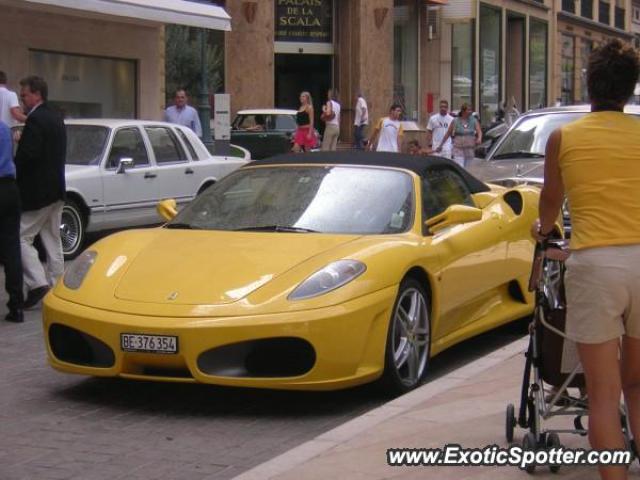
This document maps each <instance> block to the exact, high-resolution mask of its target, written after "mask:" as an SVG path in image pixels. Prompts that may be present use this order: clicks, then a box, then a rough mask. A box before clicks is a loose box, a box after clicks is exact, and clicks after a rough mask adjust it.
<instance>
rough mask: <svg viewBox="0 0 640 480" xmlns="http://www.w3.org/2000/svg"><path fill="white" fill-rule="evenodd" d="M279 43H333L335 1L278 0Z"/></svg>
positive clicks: (277, 31) (277, 35) (276, 35)
mask: <svg viewBox="0 0 640 480" xmlns="http://www.w3.org/2000/svg"><path fill="white" fill-rule="evenodd" d="M275 23H276V32H275V39H276V41H277V42H312V43H332V42H333V38H332V35H333V0H276V18H275Z"/></svg>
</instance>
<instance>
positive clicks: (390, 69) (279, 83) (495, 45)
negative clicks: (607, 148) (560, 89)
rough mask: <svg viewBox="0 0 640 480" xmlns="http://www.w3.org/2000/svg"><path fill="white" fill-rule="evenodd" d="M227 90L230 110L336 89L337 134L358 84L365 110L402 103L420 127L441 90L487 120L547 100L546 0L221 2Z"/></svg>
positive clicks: (318, 98)
mask: <svg viewBox="0 0 640 480" xmlns="http://www.w3.org/2000/svg"><path fill="white" fill-rule="evenodd" d="M225 6H226V8H227V11H228V12H229V14H230V15H231V17H232V31H231V32H229V33H228V34H227V40H226V82H225V85H226V86H227V91H228V92H229V93H231V94H232V110H234V111H237V110H240V109H242V108H248V107H274V106H276V107H283V108H297V106H298V96H299V93H300V92H301V91H305V90H308V91H310V92H311V94H312V96H313V97H314V104H315V107H316V110H319V108H320V105H321V104H322V101H324V100H325V95H326V90H327V89H328V88H330V87H336V88H338V90H339V92H340V100H341V103H342V104H343V112H344V115H343V121H342V124H343V126H342V130H343V132H342V133H343V138H346V137H347V136H348V134H349V131H350V124H351V120H352V118H353V106H354V103H355V100H356V94H357V92H358V91H362V93H363V94H364V96H365V98H366V99H367V101H368V102H369V105H370V110H371V117H372V118H377V117H379V116H382V115H384V114H386V112H387V110H388V107H389V106H390V105H391V104H392V103H399V104H400V105H401V106H402V107H403V110H404V113H405V118H406V119H408V120H415V121H416V122H418V123H420V124H422V125H424V124H425V123H426V121H427V119H428V117H429V115H430V114H432V113H433V112H434V111H436V110H437V108H438V102H439V100H440V99H447V100H449V101H450V102H451V104H452V109H458V108H459V106H460V104H462V103H465V102H466V103H470V104H471V105H472V106H473V108H474V109H475V110H476V111H477V112H479V113H480V115H481V117H482V120H483V123H489V122H490V121H491V120H492V119H493V117H494V116H495V114H496V112H497V110H498V108H499V107H500V106H501V105H502V104H504V103H505V100H508V101H511V104H515V106H516V107H517V108H518V109H527V108H529V107H530V106H544V105H547V104H548V103H549V99H550V96H551V94H550V90H551V88H550V83H551V79H552V77H551V62H550V56H549V50H550V48H549V47H550V43H551V39H552V36H551V26H552V23H553V13H554V8H553V5H551V3H550V0H545V1H535V0H483V1H477V0H262V1H259V2H257V1H244V0H227V2H225Z"/></svg>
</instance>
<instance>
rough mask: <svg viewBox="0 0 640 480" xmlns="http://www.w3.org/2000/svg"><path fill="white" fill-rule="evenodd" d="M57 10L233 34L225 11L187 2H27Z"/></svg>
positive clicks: (229, 18)
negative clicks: (59, 8) (67, 9)
mask: <svg viewBox="0 0 640 480" xmlns="http://www.w3.org/2000/svg"><path fill="white" fill-rule="evenodd" d="M26 1H28V2H31V3H41V4H45V5H51V6H55V7H62V8H70V9H73V10H79V11H85V12H92V13H99V14H104V15H115V16H118V17H126V18H131V19H136V18H138V19H141V20H149V21H152V22H158V23H163V24H167V23H175V24H178V25H188V26H190V27H201V28H207V29H209V30H226V31H230V30H231V17H230V16H229V15H228V14H227V12H225V10H224V8H222V7H217V6H215V5H210V4H205V3H199V2H197V1H196V2H194V1H188V0H26Z"/></svg>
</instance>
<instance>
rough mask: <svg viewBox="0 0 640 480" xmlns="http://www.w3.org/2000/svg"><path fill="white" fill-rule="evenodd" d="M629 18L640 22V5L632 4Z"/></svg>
mask: <svg viewBox="0 0 640 480" xmlns="http://www.w3.org/2000/svg"><path fill="white" fill-rule="evenodd" d="M631 19H632V20H633V22H634V23H640V7H637V6H635V5H634V6H633V10H632V15H631Z"/></svg>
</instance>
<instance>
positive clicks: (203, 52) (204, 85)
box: [198, 28, 213, 149]
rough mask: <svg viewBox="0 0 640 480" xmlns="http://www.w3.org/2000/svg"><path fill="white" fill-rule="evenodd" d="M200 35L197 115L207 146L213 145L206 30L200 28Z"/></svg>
mask: <svg viewBox="0 0 640 480" xmlns="http://www.w3.org/2000/svg"><path fill="white" fill-rule="evenodd" d="M199 37H200V93H199V94H198V99H199V103H198V115H199V116H200V124H201V125H202V143H204V144H205V146H206V147H207V148H209V149H210V147H211V146H212V145H213V139H212V138H211V124H210V123H209V122H210V119H211V106H210V105H209V75H208V70H209V65H208V64H207V41H206V39H207V31H206V30H205V29H204V28H201V29H200V31H199Z"/></svg>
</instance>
